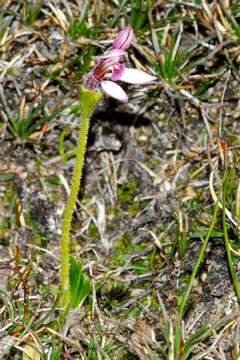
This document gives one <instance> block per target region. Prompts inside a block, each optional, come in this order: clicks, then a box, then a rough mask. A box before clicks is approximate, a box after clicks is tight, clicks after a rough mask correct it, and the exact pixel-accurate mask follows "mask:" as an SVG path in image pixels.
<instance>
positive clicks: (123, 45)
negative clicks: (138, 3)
mask: <svg viewBox="0 0 240 360" xmlns="http://www.w3.org/2000/svg"><path fill="white" fill-rule="evenodd" d="M132 40H133V29H132V28H131V27H130V26H127V27H125V29H123V30H122V31H120V33H119V34H118V36H117V37H116V39H115V40H114V43H113V47H112V48H113V49H122V50H126V49H127V48H128V47H129V46H130V44H131V42H132Z"/></svg>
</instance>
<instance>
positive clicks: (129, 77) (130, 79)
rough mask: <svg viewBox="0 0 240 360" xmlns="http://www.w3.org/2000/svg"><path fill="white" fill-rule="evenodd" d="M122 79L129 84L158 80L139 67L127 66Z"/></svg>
mask: <svg viewBox="0 0 240 360" xmlns="http://www.w3.org/2000/svg"><path fill="white" fill-rule="evenodd" d="M120 80H121V81H125V82H126V83H129V84H147V83H150V82H152V81H155V80H157V78H156V76H152V75H149V74H148V73H146V72H144V71H141V70H138V69H128V68H125V69H124V72H123V74H122V75H121V79H120Z"/></svg>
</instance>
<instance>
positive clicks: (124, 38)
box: [83, 26, 156, 102]
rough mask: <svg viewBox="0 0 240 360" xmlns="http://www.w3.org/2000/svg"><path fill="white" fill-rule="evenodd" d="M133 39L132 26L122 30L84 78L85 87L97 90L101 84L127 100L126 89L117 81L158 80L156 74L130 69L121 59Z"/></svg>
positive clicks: (120, 98)
mask: <svg viewBox="0 0 240 360" xmlns="http://www.w3.org/2000/svg"><path fill="white" fill-rule="evenodd" d="M132 40H133V30H132V28H131V27H130V26H127V27H126V28H125V29H123V30H122V31H120V33H119V34H118V36H117V37H116V39H115V40H114V43H113V46H112V50H110V51H108V52H107V53H106V54H105V55H103V56H101V57H100V58H99V60H98V64H97V65H96V66H95V67H94V68H93V70H92V71H91V72H90V73H88V74H87V75H86V77H85V78H84V84H83V85H84V87H85V88H86V89H88V90H96V89H97V88H98V87H99V86H101V87H102V89H103V90H104V91H105V92H106V93H107V94H108V95H109V96H112V97H113V98H115V99H117V100H120V101H123V102H127V101H128V97H127V94H126V93H125V91H124V90H123V89H122V88H121V86H119V85H118V84H116V83H115V81H118V80H121V81H124V82H126V83H129V84H147V83H150V82H152V81H154V80H156V77H155V76H152V75H149V74H147V73H146V72H144V71H141V70H137V69H128V68H126V67H125V66H124V65H123V64H120V61H121V60H122V59H123V57H124V55H125V50H126V49H127V48H128V47H129V46H130V44H131V42H132Z"/></svg>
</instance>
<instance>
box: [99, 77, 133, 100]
mask: <svg viewBox="0 0 240 360" xmlns="http://www.w3.org/2000/svg"><path fill="white" fill-rule="evenodd" d="M101 86H102V88H103V90H104V91H105V92H106V93H107V94H108V95H109V96H112V97H113V98H114V99H117V100H120V101H123V102H127V101H128V97H127V94H126V93H125V91H124V90H123V89H122V88H121V86H119V85H117V84H116V83H114V82H113V81H109V80H104V81H102V82H101Z"/></svg>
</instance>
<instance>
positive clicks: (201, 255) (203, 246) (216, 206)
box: [179, 191, 221, 319]
mask: <svg viewBox="0 0 240 360" xmlns="http://www.w3.org/2000/svg"><path fill="white" fill-rule="evenodd" d="M220 195H221V191H219V194H218V198H217V202H216V205H215V208H214V213H213V218H212V221H211V224H210V227H209V230H208V233H207V235H206V237H205V240H204V242H203V244H202V247H201V250H200V253H199V255H198V259H197V261H196V264H195V265H194V268H193V271H192V274H191V277H190V280H189V282H188V286H187V289H186V291H185V294H184V296H183V299H182V301H181V304H180V307H179V316H180V318H181V319H182V316H183V309H184V307H185V305H186V302H187V298H188V296H189V294H190V292H191V289H192V286H193V281H194V279H195V276H196V274H197V271H198V268H199V265H200V263H201V261H202V258H203V255H204V252H205V249H206V246H207V243H208V240H209V238H210V235H211V232H212V230H213V227H214V224H215V221H216V217H217V211H218V203H219V199H220Z"/></svg>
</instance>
